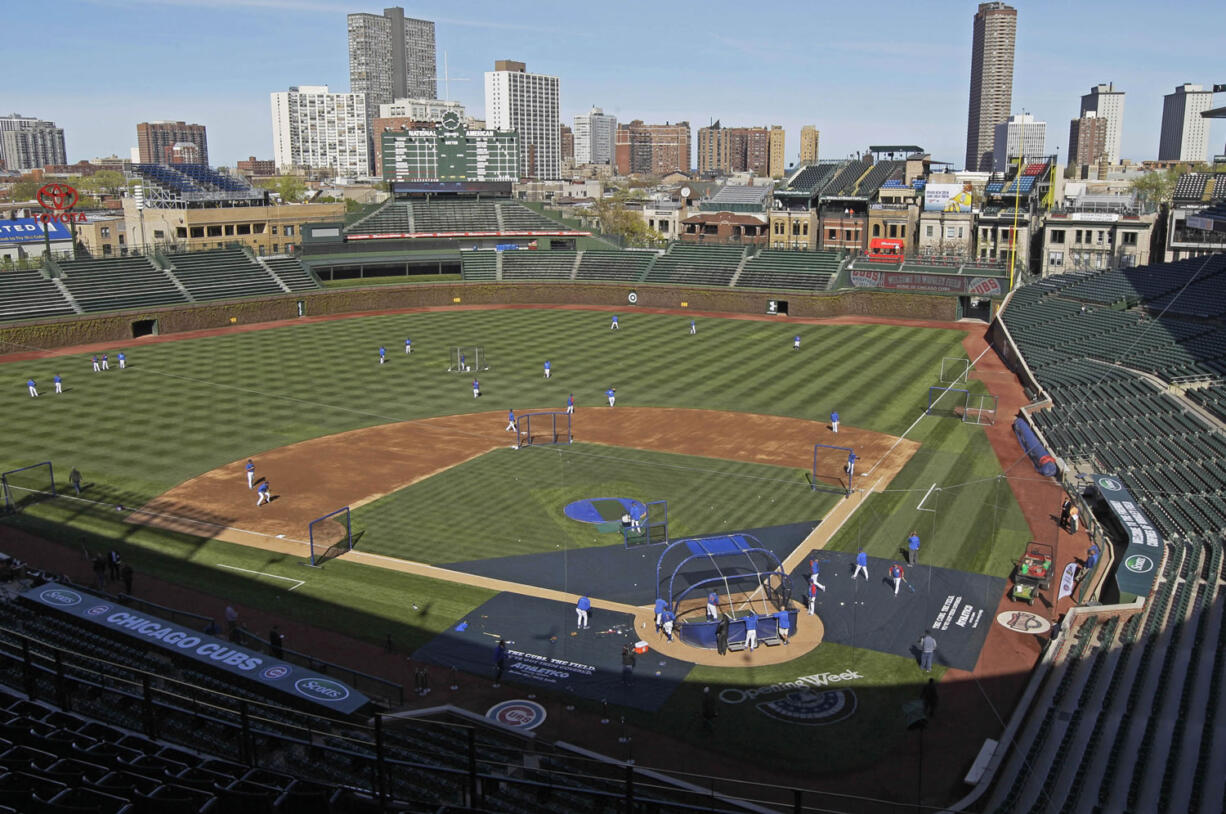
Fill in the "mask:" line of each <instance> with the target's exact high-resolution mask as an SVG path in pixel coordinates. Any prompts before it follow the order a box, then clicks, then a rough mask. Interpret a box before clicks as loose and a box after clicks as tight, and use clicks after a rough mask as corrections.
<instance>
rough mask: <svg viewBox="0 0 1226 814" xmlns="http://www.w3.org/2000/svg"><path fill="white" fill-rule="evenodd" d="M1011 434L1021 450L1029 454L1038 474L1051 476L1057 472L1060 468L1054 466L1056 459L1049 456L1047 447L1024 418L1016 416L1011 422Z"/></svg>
mask: <svg viewBox="0 0 1226 814" xmlns="http://www.w3.org/2000/svg"><path fill="white" fill-rule="evenodd" d="M1013 434H1014V435H1015V436H1017V442H1018V443H1019V444H1021V446H1022V451H1023V452H1025V453H1026V454H1027V455H1029V456H1030V462H1031V463H1032V464H1034V468H1035V470H1037V471H1038V473H1039V474H1040V475H1043V476H1044V477H1047V478H1053V477H1055V476H1056V475H1057V474H1058V473H1059V471H1060V469H1059V467H1057V466H1056V459H1055V458H1053V457H1051V453H1050V452H1048V451H1047V448H1046V447H1044V446H1043V445H1042V444H1041V443H1039V437H1038V436H1037V435H1035V434H1034V430H1032V429H1030V425H1029V424H1027V423H1026V419H1024V418H1018V419H1017V420H1016V421H1014V422H1013Z"/></svg>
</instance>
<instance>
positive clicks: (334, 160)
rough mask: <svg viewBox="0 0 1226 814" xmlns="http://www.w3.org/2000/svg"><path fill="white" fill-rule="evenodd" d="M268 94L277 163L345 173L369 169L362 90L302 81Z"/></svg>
mask: <svg viewBox="0 0 1226 814" xmlns="http://www.w3.org/2000/svg"><path fill="white" fill-rule="evenodd" d="M270 96H271V99H272V147H273V160H274V161H276V162H277V167H278V168H280V167H315V168H327V169H332V170H335V171H336V174H337V175H339V176H342V177H346V178H361V177H365V176H368V175H369V174H370V152H369V149H370V148H369V140H368V138H367V129H366V109H367V107H366V95H365V94H362V93H329V92H328V86H327V85H301V86H296V87H292V88H290V89H289V90H288V91H281V92H279V93H273V94H270Z"/></svg>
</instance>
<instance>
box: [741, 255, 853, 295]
mask: <svg viewBox="0 0 1226 814" xmlns="http://www.w3.org/2000/svg"><path fill="white" fill-rule="evenodd" d="M838 273H839V259H838V255H836V254H835V253H834V252H826V251H820V252H789V251H779V250H772V249H767V250H765V251H762V252H761V253H759V254H758V255H757V256H755V257H753V258H752V259H750V260H749V261H748V262H746V263H745V268H744V270H742V271H741V276H740V277H738V278H737V281H736V287H737V288H766V289H781V290H788V291H827V290H829V288H830V283H831V281H832V280H834V278H835V276H836V275H837V274H838Z"/></svg>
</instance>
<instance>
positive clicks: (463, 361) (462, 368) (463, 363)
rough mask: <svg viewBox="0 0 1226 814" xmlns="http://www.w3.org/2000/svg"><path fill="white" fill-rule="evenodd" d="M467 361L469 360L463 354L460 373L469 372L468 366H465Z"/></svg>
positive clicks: (461, 355)
mask: <svg viewBox="0 0 1226 814" xmlns="http://www.w3.org/2000/svg"><path fill="white" fill-rule="evenodd" d="M466 360H467V357H466V356H465V355H464V354H462V353H461V354H460V371H461V372H463V371H465V370H468V365H466V364H465V361H466Z"/></svg>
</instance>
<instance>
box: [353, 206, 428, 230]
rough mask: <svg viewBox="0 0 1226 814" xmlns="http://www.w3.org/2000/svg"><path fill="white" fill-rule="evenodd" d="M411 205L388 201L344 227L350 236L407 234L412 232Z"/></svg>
mask: <svg viewBox="0 0 1226 814" xmlns="http://www.w3.org/2000/svg"><path fill="white" fill-rule="evenodd" d="M412 211H413V209H412V205H411V204H408V203H405V202H402V201H388V202H387V203H386V204H384V205H383V206H382V207H380V208H379V209H376V210H375V211H374V212H371V213H370V214H369V215H367V216H366V217H364V218H361V219H360V220H357V221H355V222H354V223H351V224H350V225H349V226H346V227H345V231H346V232H347V233H350V234H359V235H366V234H372V235H376V234H409V233H411V232H413V231H414V229H413V220H412V217H413V216H412Z"/></svg>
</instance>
